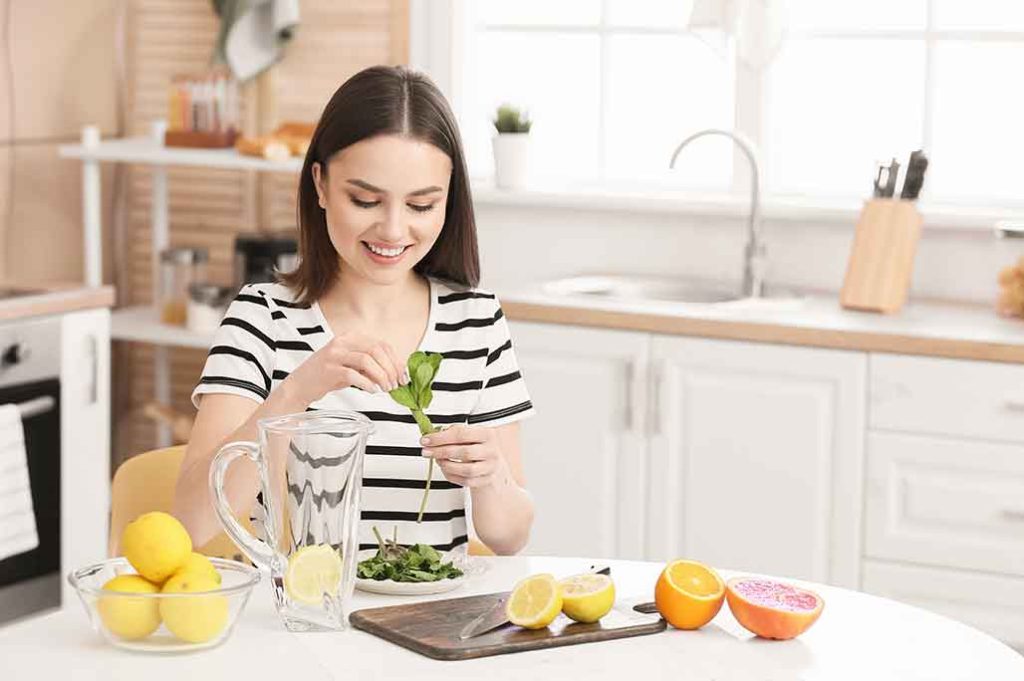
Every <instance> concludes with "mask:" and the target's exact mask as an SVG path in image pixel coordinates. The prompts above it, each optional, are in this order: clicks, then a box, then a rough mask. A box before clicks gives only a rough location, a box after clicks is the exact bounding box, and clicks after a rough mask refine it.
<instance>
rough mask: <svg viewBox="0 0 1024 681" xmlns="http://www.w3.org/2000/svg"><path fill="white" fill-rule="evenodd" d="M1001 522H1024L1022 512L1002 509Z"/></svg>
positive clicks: (1023, 512)
mask: <svg viewBox="0 0 1024 681" xmlns="http://www.w3.org/2000/svg"><path fill="white" fill-rule="evenodd" d="M1001 515H1002V517H1003V520H1008V521H1011V522H1015V523H1021V522H1024V510H1020V509H1016V508H1004V509H1003V511H1002V513H1001Z"/></svg>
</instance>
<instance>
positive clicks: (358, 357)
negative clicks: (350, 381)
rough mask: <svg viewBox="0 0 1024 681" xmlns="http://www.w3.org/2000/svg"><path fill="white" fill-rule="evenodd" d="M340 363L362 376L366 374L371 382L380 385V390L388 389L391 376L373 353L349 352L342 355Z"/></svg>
mask: <svg viewBox="0 0 1024 681" xmlns="http://www.w3.org/2000/svg"><path fill="white" fill-rule="evenodd" d="M341 363H342V365H343V366H345V367H348V368H349V369H355V370H356V371H358V372H359V373H361V374H362V375H363V376H366V377H367V378H368V379H370V382H371V383H375V384H376V385H378V386H380V389H381V390H390V388H391V377H390V376H388V373H387V371H385V370H384V367H382V366H381V365H380V364H379V363H378V362H377V360H376V359H374V357H373V355H369V354H367V353H365V352H349V353H347V354H346V355H344V356H343V357H342V359H341ZM371 392H372V391H371Z"/></svg>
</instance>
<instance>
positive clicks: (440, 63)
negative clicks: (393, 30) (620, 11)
mask: <svg viewBox="0 0 1024 681" xmlns="http://www.w3.org/2000/svg"><path fill="white" fill-rule="evenodd" d="M600 3H601V14H600V22H599V23H598V24H596V25H594V26H585V27H584V26H567V25H544V26H533V25H521V24H500V25H495V26H493V27H491V28H492V29H493V30H502V31H507V30H522V31H534V32H544V31H559V32H581V33H588V34H596V35H598V37H599V38H600V39H601V51H600V53H601V56H600V59H601V61H600V63H599V65H598V68H599V69H600V74H601V75H600V77H601V93H600V96H601V107H600V109H599V114H598V118H599V120H598V133H599V135H600V137H599V143H598V149H599V152H598V153H599V159H600V163H601V167H602V168H603V167H604V154H605V144H604V141H603V139H604V129H605V125H606V123H605V111H606V103H605V97H606V96H607V93H608V90H609V88H608V87H607V83H608V80H607V79H608V75H609V69H608V68H607V60H608V54H607V52H608V44H609V42H610V41H608V40H606V39H605V38H606V37H607V36H610V35H614V34H616V33H626V34H632V35H635V34H643V33H651V34H658V35H673V34H675V35H682V34H684V33H685V31H683V30H680V29H655V28H643V27H615V26H609V25H608V24H607V16H608V2H607V0H600ZM935 8H936V0H925V26H924V27H923V28H922V29H885V28H877V29H872V28H865V29H853V30H825V29H790V30H789V31H788V32H787V40H788V39H796V40H800V39H815V38H816V39H822V38H824V39H838V40H843V39H865V38H873V39H894V40H907V39H920V40H923V41H924V50H925V58H924V73H923V74H922V78H923V79H924V97H925V100H924V104H923V108H922V111H923V113H922V116H923V118H924V120H923V121H922V127H921V130H922V139H921V141H920V144H921V148H923V149H926V150H927V149H930V148H931V147H932V139H933V132H934V131H933V113H932V109H933V104H932V103H933V101H934V96H935V75H934V64H935V51H936V46H937V44H938V43H939V42H940V41H974V42H990V41H991V42H1021V43H1024V30H1017V31H1004V30H993V29H962V30H959V29H939V28H936V26H935ZM474 21H475V17H474V10H473V0H410V42H411V51H410V54H411V59H410V61H411V64H412V66H414V67H415V68H419V69H422V70H424V71H426V72H427V73H429V74H431V77H433V78H434V80H435V82H437V83H438V86H439V87H440V88H441V90H442V91H443V92H444V93H445V95H446V96H448V97H449V100H450V101H451V103H452V107H453V110H454V111H455V113H456V115H457V116H459V117H460V118H462V117H463V116H464V115H465V113H466V112H465V98H464V97H463V96H462V93H463V91H464V88H465V87H466V86H465V82H464V78H463V72H464V71H463V70H464V64H465V61H466V60H468V59H470V58H471V55H469V54H468V46H467V43H468V42H469V41H467V37H468V36H469V34H470V31H472V30H474V28H475V27H474ZM730 48H731V49H733V50H734V51H735V49H736V46H735V41H733V42H732V44H731V45H730ZM768 81H769V78H768V71H767V69H763V70H755V69H751V68H749V67H744V66H742V65H739V64H738V65H737V69H736V77H735V81H734V83H733V87H734V102H735V106H734V112H733V117H734V127H735V129H736V130H738V131H740V132H742V133H744V134H745V135H746V136H747V137H748V138H749V139H750V140H751V141H752V142H754V144H755V145H756V146H757V148H759V149H763V148H765V143H766V141H767V140H766V137H765V130H764V125H765V108H766V102H767V97H769V96H770V91H769V90H770V86H769V83H768ZM681 139H682V137H680V140H681ZM670 153H671V150H670V149H667V150H666V157H667V156H668V155H669V154H670ZM764 158H765V156H764V155H763V154H762V159H764ZM764 166H765V162H764V160H762V168H761V170H762V173H765V172H766V168H765V167H764ZM472 180H473V181H474V184H475V185H478V186H480V187H481V188H484V189H485V192H484V195H485V196H486V197H487V199H486V200H488V201H494V202H496V203H499V204H502V205H522V204H523V203H526V202H529V201H530V200H531V199H530V197H531V196H532V197H534V198H535V199H536V200H538V201H539V202H540V203H542V204H544V205H550V206H553V207H554V206H558V205H567V206H568V205H574V204H575V203H576V201H575V199H574V198H565V200H562V199H559V198H558V197H559V196H562V197H567V196H568V195H570V194H572V193H573V192H571V191H565V190H562V191H559V192H550V193H549V192H536V191H534V192H522V193H521V194H522V195H521V196H519V197H516V198H512V199H509V200H506V199H504V198H502V197H501V196H500V192H494V191H486V188H487V183H488V181H489V180H490V176H489V175H485V176H474V177H473V178H472ZM767 184H768V183H767V182H766V185H767ZM749 191H750V173H749V170H748V164H747V161H746V159H745V158H744V157H743V155H742V152H741V151H740V150H739V149H738V148H736V149H734V152H733V172H732V182H731V184H730V189H729V191H728V192H727V193H726V194H725V195H724V196H723V195H721V194H719V195H718V198H717V199H716V198H715V196H714V195H711V194H708V193H707V192H703V193H701V192H687V191H686V190H685V189H681V190H680V191H679V192H666V190H665V187H664V186H652V187H651V189H650V195H651V196H652V197H654V198H658V197H668V196H670V195H674V196H676V197H678V196H680V195H692V196H695V197H699V199H700V201H701V203H702V205H704V206H707V205H709V204H711V203H714V202H715V201H717V200H720V201H721V204H722V207H723V209H724V210H726V212H729V211H731V210H732V208H728V207H727V206H734V205H735V202H736V200H737V199H738V198H740V197H746V196H747V194H748V193H749ZM581 193H585V194H586V195H587V196H588V197H590V198H591V199H592V198H593V194H592V192H590V191H587V192H581ZM630 196H635V193H633V194H631V195H630ZM860 198H867V197H866V196H865V197H857V196H853V195H850V196H848V197H839V198H837V197H834V196H818V195H814V194H789V193H770V194H763V198H762V201H763V202H764V203H766V204H769V205H774V206H775V210H769V212H773V213H776V214H779V215H782V214H786V213H788V212H789V210H790V208H792V211H793V213H794V217H803V216H804V214H805V213H806V212H807V211H810V213H811V214H813V215H816V216H822V215H826V214H827V215H829V216H836V217H837V216H839V215H846V214H851V215H854V216H855V215H856V213H857V211H858V210H859V209H857V208H856V206H857V205H858V204H859V200H860ZM629 199H630V197H624V196H618V197H612V198H611V199H610V205H612V206H614V205H619V204H621V203H622V202H623V201H625V202H626V203H629ZM978 201H980V202H981V203H978ZM676 203H677V202H676V201H674V200H672V199H667V202H666V204H665V205H666V206H667V205H675V204H676ZM919 205H922V206H927V207H928V210H927V211H925V210H922V212H926V213H928V214H931V215H934V216H935V218H936V219H935V220H934V222H935V223H937V224H939V225H941V226H945V227H952V226H953V225H955V224H961V223H963V224H966V225H969V227H968V229H970V230H971V231H976V230H977V229H979V228H980V227H981V226H982V225H984V226H985V228H986V229H989V228H991V226H992V221H993V220H997V219H1007V218H1013V219H1016V218H1019V217H1021V216H1022V214H1024V199H1022V200H1021V201H1019V202H1018V201H1012V200H1011V201H1006V200H1004V199H998V200H997V199H988V200H986V199H984V198H980V199H977V200H975V201H974V202H968V201H964V202H948V203H946V204H935V203H933V199H932V196H931V194H930V192H929V185H928V184H927V183H926V184H925V188H924V191H923V192H922V196H921V200H920V201H919ZM787 206H788V207H790V208H787ZM655 210H659V209H658V208H655ZM926 221H927V220H926ZM928 222H932V221H928Z"/></svg>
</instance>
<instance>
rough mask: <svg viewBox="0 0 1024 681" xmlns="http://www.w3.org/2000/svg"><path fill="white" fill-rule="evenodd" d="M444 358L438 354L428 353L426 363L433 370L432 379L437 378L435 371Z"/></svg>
mask: <svg viewBox="0 0 1024 681" xmlns="http://www.w3.org/2000/svg"><path fill="white" fill-rule="evenodd" d="M442 359H444V356H443V355H442V354H441V353H440V352H428V353H427V361H428V362H430V366H432V367H433V368H434V376H433V377H434V378H436V377H437V371H438V369H440V368H441V360H442Z"/></svg>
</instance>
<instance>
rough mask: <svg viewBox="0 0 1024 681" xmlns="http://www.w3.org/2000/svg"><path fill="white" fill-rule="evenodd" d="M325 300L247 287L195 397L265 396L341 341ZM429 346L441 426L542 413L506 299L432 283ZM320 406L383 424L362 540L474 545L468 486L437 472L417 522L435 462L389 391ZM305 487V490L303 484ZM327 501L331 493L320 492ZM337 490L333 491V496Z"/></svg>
mask: <svg viewBox="0 0 1024 681" xmlns="http://www.w3.org/2000/svg"><path fill="white" fill-rule="evenodd" d="M332 331H337V329H333V330H332V329H331V328H330V325H329V323H328V322H327V320H326V319H324V317H323V313H322V311H321V310H320V307H319V305H316V304H314V305H303V304H300V303H296V302H295V301H294V296H293V295H292V293H291V291H289V290H288V289H287V288H286V287H284V286H282V285H279V284H256V285H250V286H246V287H244V288H243V289H242V290H241V292H239V294H238V296H237V297H236V299H235V301H234V302H233V303H232V305H231V306H230V308H229V309H228V312H227V314H226V315H225V318H224V320H223V322H222V324H221V327H220V329H219V331H218V333H217V336H216V338H215V340H214V344H213V346H212V348H211V350H210V354H209V356H208V357H207V361H206V366H205V367H204V369H203V375H202V377H201V378H200V380H199V385H197V386H196V388H195V391H194V392H193V401H194V402H196V403H197V404H198V401H199V399H200V397H201V396H202V395H204V394H208V393H228V394H234V395H240V396H243V397H247V398H249V399H252V400H254V401H257V402H261V401H263V400H264V399H266V398H267V396H268V395H269V393H270V392H272V391H273V390H274V389H275V388H276V387H277V386H279V385H280V384H281V383H282V382H283V381H285V380H287V379H288V377H289V376H290V375H291V373H292V372H293V371H294V370H295V369H296V368H297V367H298V366H299V365H300V364H301V363H302V362H303V361H305V360H306V359H307V358H308V357H309V356H310V354H311V353H313V352H315V351H316V350H318V349H319V348H321V347H323V346H324V345H325V344H326V343H327V342H328V341H329V340H330V339H331V338H332ZM420 348H421V349H423V350H427V351H430V352H439V353H441V355H442V356H443V357H444V361H443V363H442V365H441V370H440V372H439V374H438V376H437V378H436V380H435V382H434V385H433V393H434V399H433V402H432V403H431V405H430V407H429V408H428V409H427V415H428V416H429V417H430V419H431V421H432V422H433V423H434V424H435V425H439V426H440V425H448V424H459V423H464V424H469V425H482V426H497V425H502V424H505V423H511V422H513V421H517V420H519V419H522V418H525V417H527V416H529V415H530V414H532V412H533V405H532V403H531V402H530V398H529V395H528V393H527V391H526V384H525V382H524V379H523V376H522V374H521V372H520V370H519V366H518V363H517V362H516V358H515V353H514V350H513V343H512V339H511V338H510V336H509V333H508V325H507V321H506V320H505V317H504V313H503V312H502V310H501V306H500V303H499V302H498V299H497V297H496V296H495V295H494V294H493V293H490V292H487V291H480V290H461V289H457V288H455V287H453V286H449V285H448V284H446V283H444V282H441V281H438V280H431V309H430V317H429V321H428V325H427V330H426V335H425V336H424V338H423V340H422V342H421V345H420ZM309 408H310V409H314V410H315V409H344V410H349V411H357V412H359V413H362V414H364V415H365V416H367V418H369V419H370V420H371V421H372V422H373V423H374V428H375V431H374V433H373V434H371V436H370V439H369V442H368V445H367V447H366V459H365V462H364V470H363V486H362V492H361V495H362V508H361V520H360V523H359V541H360V545H361V547H362V548H370V547H372V546H375V545H376V543H375V541H374V538H373V532H372V527H373V526H374V525H377V526H378V527H379V528H380V530H381V532H382V533H385V534H388V535H390V534H391V532H392V531H393V527H392V526H397V529H398V534H399V537H400V540H401V541H402V542H405V543H412V542H423V543H427V544H431V545H432V546H434V547H435V548H438V549H441V550H448V549H451V548H454V547H456V546H460V545H462V544H465V543H466V541H467V533H468V528H467V522H466V510H465V508H466V506H465V501H466V491H465V490H464V489H463V488H461V487H460V486H458V485H455V484H453V483H450V482H448V481H447V480H445V479H444V478H443V476H442V475H441V474H440V473H438V472H437V470H436V469H435V476H434V480H433V482H432V483H431V493H430V497H429V500H428V503H427V508H426V514H425V517H424V521H423V522H422V523H420V524H417V523H416V522H415V519H416V513H417V511H418V509H419V504H420V500H421V498H422V494H423V489H424V486H425V484H426V470H427V465H428V460H427V459H425V458H423V457H422V456H421V448H420V446H419V430H418V428H417V426H416V422H415V419H414V418H413V417H412V414H410V413H409V412H408V411H407V410H405V409H404V408H402V407H401V406H399V405H398V404H396V403H395V402H394V401H392V400H391V398H390V397H389V396H388V395H387V394H384V393H377V394H373V393H367V392H364V391H360V390H355V389H346V390H340V391H336V392H333V393H330V394H328V395H325V396H324V397H323V398H321V399H320V400H317V401H316V402H315V403H313V404H312V405H310V407H309ZM296 493H302V490H296ZM312 494H313V497H312V498H313V499H314V501H315V502H317V503H323V499H325V498H329V495H330V491H329V490H315V491H313V492H312ZM324 495H327V496H324Z"/></svg>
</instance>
